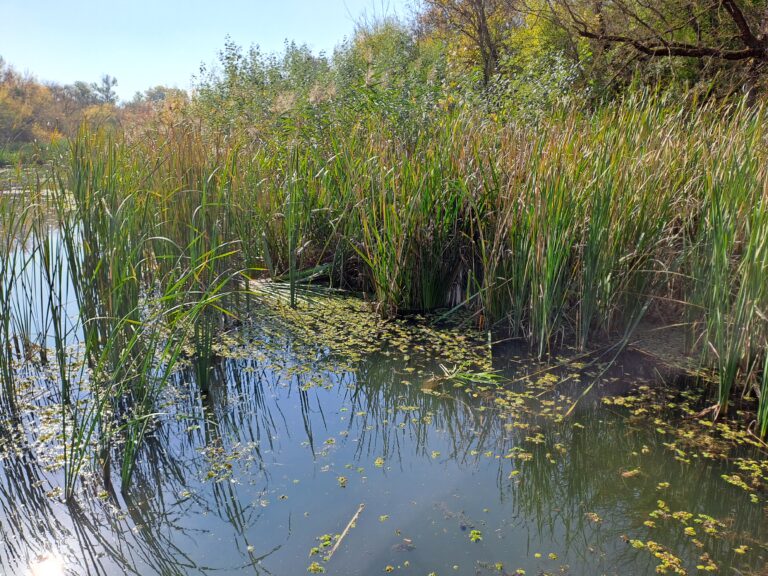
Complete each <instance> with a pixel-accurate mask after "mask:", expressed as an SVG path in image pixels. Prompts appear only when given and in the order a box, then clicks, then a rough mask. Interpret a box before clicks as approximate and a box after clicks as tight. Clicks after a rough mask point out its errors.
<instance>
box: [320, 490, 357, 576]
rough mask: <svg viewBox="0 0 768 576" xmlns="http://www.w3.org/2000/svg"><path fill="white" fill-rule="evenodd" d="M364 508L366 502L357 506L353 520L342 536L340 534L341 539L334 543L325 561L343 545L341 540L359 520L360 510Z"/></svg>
mask: <svg viewBox="0 0 768 576" xmlns="http://www.w3.org/2000/svg"><path fill="white" fill-rule="evenodd" d="M363 508H365V504H360V506H358V507H357V512H355V515H354V516H352V520H350V521H349V524H347V527H346V528H344V532H342V533H341V536H339V539H338V540H336V544H334V545H333V548H331V551H330V552H329V553H328V556H326V558H325V561H326V562H328V561H329V560H330V559H331V557H332V556H333V554H334V552H336V550H337V549H338V548H339V546H341V541H342V540H344V537H345V536H346V535H347V533H348V532H349V529H350V528H352V526H354V525H355V522H357V518H358V516H360V512H362V511H363Z"/></svg>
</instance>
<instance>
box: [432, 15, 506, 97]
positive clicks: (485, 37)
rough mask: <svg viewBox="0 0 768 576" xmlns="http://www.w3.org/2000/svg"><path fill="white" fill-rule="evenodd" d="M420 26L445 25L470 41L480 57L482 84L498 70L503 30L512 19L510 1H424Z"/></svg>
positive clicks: (437, 26) (443, 26) (439, 26)
mask: <svg viewBox="0 0 768 576" xmlns="http://www.w3.org/2000/svg"><path fill="white" fill-rule="evenodd" d="M424 3H425V5H426V10H425V12H424V13H423V14H422V20H423V21H422V25H425V24H426V26H427V27H436V28H445V29H447V30H451V31H454V32H457V33H459V34H460V35H462V36H464V37H465V38H466V39H467V40H469V41H470V42H471V43H472V45H473V46H474V47H475V49H476V50H477V53H478V54H479V57H480V66H481V69H482V73H483V84H485V85H488V83H489V82H490V80H491V78H492V77H493V76H494V74H496V72H497V71H498V66H499V58H500V52H501V46H502V42H503V38H504V30H505V29H507V28H508V27H509V26H511V25H512V24H513V22H514V19H513V16H512V10H511V2H510V0H424Z"/></svg>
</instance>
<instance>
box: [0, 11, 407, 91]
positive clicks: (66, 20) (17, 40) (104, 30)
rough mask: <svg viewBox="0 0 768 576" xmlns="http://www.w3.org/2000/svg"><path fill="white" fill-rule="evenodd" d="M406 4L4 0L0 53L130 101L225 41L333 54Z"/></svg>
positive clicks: (203, 59) (42, 74) (184, 81)
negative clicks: (103, 83)
mask: <svg viewBox="0 0 768 576" xmlns="http://www.w3.org/2000/svg"><path fill="white" fill-rule="evenodd" d="M409 4H410V1H409V0H279V1H275V0H221V1H220V2H215V3H213V2H210V1H208V0H163V1H162V2H161V1H157V0H132V1H123V0H121V1H119V2H104V1H103V0H78V1H77V2H61V1H60V0H29V1H25V2H19V1H18V0H0V14H2V18H0V56H1V57H3V58H4V59H5V60H6V62H8V63H10V64H12V65H13V66H14V67H15V68H16V69H17V70H19V71H21V72H24V71H29V72H30V73H33V74H34V75H35V76H36V77H37V78H39V79H40V80H42V81H53V82H58V83H63V84H70V83H73V82H75V81H77V80H84V81H88V82H98V81H99V79H100V78H102V77H103V75H104V74H110V75H112V76H114V77H115V78H117V80H118V84H117V86H116V87H115V91H116V93H117V95H118V96H119V98H120V99H122V100H129V99H130V98H131V97H132V96H133V95H134V93H135V92H137V91H143V90H145V89H147V88H149V87H151V86H155V85H160V84H162V85H167V86H176V87H179V88H188V87H189V85H190V79H191V77H192V75H193V74H194V73H195V72H196V71H197V70H198V69H199V67H200V64H201V63H206V64H209V63H211V62H214V61H215V60H216V55H217V53H218V51H219V50H221V47H222V46H223V45H224V40H225V37H226V36H229V37H230V38H231V39H232V40H233V41H234V42H236V43H238V44H240V45H244V46H249V45H251V44H258V45H259V46H260V47H261V48H262V49H263V50H265V51H280V50H281V49H282V46H283V43H284V41H285V40H286V39H288V40H295V41H297V42H300V43H306V44H308V45H309V47H310V48H312V49H313V50H314V51H326V52H330V51H332V50H333V48H334V46H335V45H336V44H338V43H339V42H340V41H342V40H343V39H344V37H345V36H350V35H351V34H352V32H353V31H354V29H355V24H356V22H358V21H360V20H361V19H365V18H368V19H370V18H373V17H380V16H383V15H393V14H400V15H404V14H406V13H407V10H408V8H407V6H408V5H409Z"/></svg>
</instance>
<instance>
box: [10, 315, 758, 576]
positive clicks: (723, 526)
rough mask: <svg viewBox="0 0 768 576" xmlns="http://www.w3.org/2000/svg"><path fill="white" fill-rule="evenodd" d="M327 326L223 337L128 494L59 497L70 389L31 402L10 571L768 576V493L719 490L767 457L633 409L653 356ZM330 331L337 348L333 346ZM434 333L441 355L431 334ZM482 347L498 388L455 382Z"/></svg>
mask: <svg viewBox="0 0 768 576" xmlns="http://www.w3.org/2000/svg"><path fill="white" fill-rule="evenodd" d="M310 306H313V307H318V306H322V304H319V303H317V302H314V303H312V304H310ZM337 320H338V322H337ZM313 321H317V322H320V321H322V322H323V323H324V325H323V327H322V328H320V327H318V326H315V325H311V326H310V327H309V328H306V327H305V329H304V331H303V332H301V333H300V334H298V335H297V333H296V332H294V331H292V330H291V329H290V327H289V326H287V325H286V324H280V323H278V324H277V325H276V326H273V327H272V328H271V329H266V328H265V324H264V322H263V321H262V322H256V323H255V324H254V325H253V326H250V327H244V328H241V329H240V330H239V331H238V332H237V334H235V335H232V336H231V337H230V338H229V339H228V341H227V342H226V343H225V344H224V345H223V348H222V349H223V350H226V351H225V352H222V354H221V356H222V358H221V359H220V361H219V362H218V363H217V365H216V367H215V368H214V369H213V372H212V373H211V383H210V386H209V391H208V393H207V394H201V393H200V387H199V386H197V384H196V383H195V382H194V380H193V376H192V374H193V373H194V372H193V371H192V370H186V371H181V372H180V373H179V374H178V375H177V377H176V379H175V380H174V382H173V385H172V386H170V387H169V388H168V389H167V390H166V392H165V393H164V395H163V402H162V404H161V405H159V406H158V407H157V412H158V417H157V421H156V423H155V424H154V425H153V429H152V432H151V433H150V435H149V438H148V441H147V444H146V445H145V447H144V453H143V455H142V458H141V459H140V463H139V466H138V469H137V471H136V476H135V478H134V484H133V486H132V488H131V490H130V492H129V496H127V497H126V496H122V495H119V493H118V494H117V495H110V494H108V493H106V492H105V491H103V488H102V487H101V485H100V484H99V483H98V482H97V481H95V480H94V481H86V482H85V483H84V487H83V491H82V494H81V496H80V498H79V501H80V504H79V505H78V506H69V507H68V506H67V505H65V504H64V503H62V502H61V501H60V495H59V493H58V491H57V490H56V486H57V484H60V475H61V471H60V470H59V469H58V468H57V466H56V456H55V455H56V447H55V445H56V439H55V430H56V427H55V409H54V408H52V406H53V405H54V402H53V399H54V398H55V394H54V391H53V389H52V390H50V391H47V390H46V389H45V387H44V386H43V388H42V389H37V391H36V392H34V393H30V394H31V396H30V399H29V401H28V409H27V411H26V412H25V415H24V416H23V419H22V421H16V422H13V421H10V420H8V419H6V420H4V421H3V423H2V429H1V433H2V434H3V442H4V444H5V451H4V456H3V458H2V460H0V573H4V574H14V575H15V574H33V573H34V574H41V575H42V574H45V575H53V574H59V573H64V574H72V575H81V574H82V575H84V574H109V575H111V574H141V575H148V574H163V575H166V574H167V575H175V574H201V575H202V574H205V575H211V574H217V575H222V576H223V575H230V574H263V575H268V574H272V575H278V576H292V575H300V574H307V573H308V570H309V571H310V572H318V573H320V572H321V571H322V572H324V573H326V574H330V575H346V576H353V575H361V576H362V575H371V574H386V573H396V574H403V575H417V576H427V575H429V574H436V575H439V576H447V575H451V574H458V575H473V576H474V575H485V574H487V575H492V574H504V575H511V574H526V575H537V574H573V575H600V574H605V575H633V574H637V575H645V574H655V573H657V571H658V570H665V571H666V573H669V574H674V573H678V574H684V573H688V574H697V573H706V572H707V571H711V572H713V573H718V574H758V573H761V572H760V570H762V569H764V568H765V566H766V562H767V561H768V516H766V500H767V499H768V494H766V493H765V491H764V485H759V482H758V481H757V480H755V486H751V485H750V486H747V487H746V488H745V487H743V486H738V485H735V484H734V483H733V482H728V481H725V480H724V478H723V476H724V475H726V476H730V475H733V474H734V473H738V472H739V470H738V469H737V468H734V466H735V465H736V464H737V463H739V462H741V463H743V462H749V463H752V462H753V460H737V458H750V459H754V464H749V465H752V466H757V467H758V468H759V469H760V467H761V466H762V464H761V462H764V458H765V456H764V454H762V453H761V452H760V450H759V448H757V447H750V446H741V447H736V448H723V447H722V446H720V444H719V442H720V440H719V439H718V440H712V442H710V443H709V444H707V446H706V447H701V446H698V445H697V446H698V447H697V448H692V447H691V446H692V445H691V444H690V442H689V443H688V444H686V441H692V436H696V435H698V434H699V432H698V431H699V428H697V427H695V426H698V424H686V425H685V426H683V425H682V424H681V422H683V420H682V416H681V415H679V414H678V413H677V412H675V410H674V407H675V406H676V405H677V403H676V402H673V401H671V400H668V399H667V400H664V399H662V400H661V401H659V402H656V403H653V402H633V401H630V402H624V401H623V400H622V398H624V397H625V395H626V394H627V393H629V392H631V391H633V390H637V389H638V387H643V386H646V385H651V386H657V385H658V383H659V382H658V375H657V374H656V372H655V370H654V369H653V367H652V366H649V365H646V362H644V361H643V360H642V359H640V360H638V358H636V357H632V356H631V355H629V356H627V357H625V358H623V359H621V360H620V361H619V362H618V363H617V364H616V365H614V366H613V367H612V368H610V369H609V370H607V371H605V370H604V369H603V368H602V367H601V366H600V364H599V363H594V362H592V361H591V360H590V359H586V360H582V361H578V362H576V361H574V362H569V363H563V365H562V366H560V367H558V368H557V369H553V370H550V369H549V368H548V367H547V366H545V365H542V364H540V363H536V362H532V361H529V360H527V359H526V357H525V355H524V354H522V353H520V352H519V351H516V350H515V349H513V348H512V347H510V346H504V345H496V346H489V345H487V343H486V342H483V341H475V340H473V339H472V338H471V337H467V336H466V335H465V334H464V332H465V331H462V329H460V328H453V329H444V330H433V329H431V328H430V329H429V331H422V332H421V333H419V335H417V336H415V337H414V336H412V335H410V334H409V330H410V328H409V327H407V326H405V325H403V326H402V327H399V328H398V331H397V332H396V334H395V335H394V336H393V335H392V334H391V333H388V334H384V333H375V330H374V328H373V327H371V330H374V333H373V334H372V335H371V338H370V341H369V342H368V343H367V345H366V346H363V347H361V348H358V347H356V346H355V342H354V335H353V336H349V335H348V332H349V331H350V330H352V328H351V326H353V325H354V326H356V327H357V328H358V329H368V328H367V327H366V322H369V321H370V320H369V319H368V317H367V316H365V317H363V316H360V318H352V319H351V320H350V319H349V318H346V319H344V321H343V322H342V321H341V320H339V317H338V316H337V314H336V312H334V311H331V312H330V313H319V314H318V315H317V316H316V317H315V318H314V320H313ZM371 322H372V321H371ZM420 322H421V323H423V322H424V321H423V320H417V321H415V322H414V323H413V324H414V325H417V326H418V325H419V323H420ZM313 333H314V334H316V335H317V337H316V338H315V339H313V337H312V335H313ZM334 333H336V334H337V336H336V338H337V340H338V342H341V343H342V344H341V345H339V346H334V345H332V344H331V343H329V341H328V334H334ZM425 334H426V336H425ZM430 334H431V335H433V336H435V338H436V339H437V341H436V343H431V344H429V343H425V341H424V340H425V338H430V337H431V336H430ZM470 349H472V350H473V353H478V354H480V355H485V360H486V361H488V362H489V363H492V368H493V370H495V371H496V372H495V377H494V378H490V377H488V376H487V374H486V375H482V374H481V375H479V376H476V377H475V381H474V382H471V381H470V380H472V378H471V377H460V376H459V374H458V372H454V370H456V368H455V366H456V365H457V364H459V357H462V358H463V356H462V355H463V354H464V353H465V352H466V351H467V350H470ZM441 350H449V351H450V352H449V353H447V354H445V355H442V356H441ZM553 361H556V360H553ZM441 365H442V366H441ZM489 368H490V366H486V370H485V371H486V372H488V369H489ZM476 369H477V370H478V371H479V368H476ZM469 371H470V369H469V367H468V365H467V372H469ZM42 380H45V379H39V380H38V386H40V381H42ZM49 381H50V382H54V381H55V379H53V378H50V379H49ZM592 383H595V386H594V387H593V388H592V389H591V391H590V392H589V394H588V395H587V396H585V397H583V398H580V396H581V393H582V391H583V390H585V389H587V387H588V386H589V385H590V384H592ZM52 388H55V386H52ZM640 389H641V390H643V389H644V388H640ZM613 397H616V398H619V400H618V401H617V402H615V401H613V400H611V398H613ZM579 398H580V399H579ZM606 398H608V399H607V400H606ZM577 399H579V401H578V403H577V404H576V406H575V408H573V407H574V402H575V401H576V400H577ZM670 403H671V404H673V406H672V407H669V406H668V404H670ZM683 403H684V401H683ZM572 408H573V409H572ZM571 409H572V411H571V412H570V413H569V414H568V415H566V413H567V412H568V411H569V410H571ZM676 419H678V420H676ZM686 426H688V428H686ZM690 426H694V428H692V429H691V428H690ZM709 426H710V425H709V423H707V424H706V425H702V426H701V429H702V430H703V429H705V428H706V429H709ZM692 431H693V432H692ZM686 437H687V440H686ZM711 451H717V452H718V454H716V455H712V454H709V452H711ZM724 453H725V454H726V455H727V457H723V455H724ZM707 455H708V456H709V457H707ZM767 471H768V470H767ZM740 474H741V476H740V477H741V478H744V477H747V476H748V474H746V473H745V472H743V471H742V472H740ZM755 477H756V478H758V479H759V478H762V477H761V476H760V475H759V473H758V474H757V476H755ZM356 513H357V516H356ZM355 516H356V521H355V522H351V520H352V519H353V518H354V517H355ZM345 529H346V531H345ZM342 533H344V536H343V538H341V540H340V541H339V535H341V534H342ZM337 544H338V545H337ZM331 550H333V552H332V554H331V556H330V558H328V556H329V554H330V553H331ZM697 567H698V568H697Z"/></svg>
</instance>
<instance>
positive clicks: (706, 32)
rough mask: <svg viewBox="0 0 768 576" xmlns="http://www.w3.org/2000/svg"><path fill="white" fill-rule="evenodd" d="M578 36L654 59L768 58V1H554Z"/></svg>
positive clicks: (756, 61) (752, 60) (759, 62)
mask: <svg viewBox="0 0 768 576" xmlns="http://www.w3.org/2000/svg"><path fill="white" fill-rule="evenodd" d="M550 1H551V4H550V8H551V9H552V12H553V14H556V15H557V16H558V17H559V18H560V19H561V21H563V22H564V23H565V24H566V25H568V26H569V27H570V28H571V29H572V30H573V31H574V32H575V33H576V34H578V35H579V36H581V37H583V38H588V39H590V40H593V41H595V42H597V43H599V44H601V45H603V46H604V47H610V46H611V45H616V44H618V45H624V46H628V47H631V48H632V49H633V50H634V51H636V52H638V53H640V54H642V55H644V56H646V57H649V58H670V57H689V58H711V59H717V60H722V61H726V62H737V61H740V62H746V63H750V64H752V65H755V66H760V65H763V64H765V63H766V62H768V5H767V4H766V1H765V0H755V1H752V0H664V1H662V2H649V1H646V0H550Z"/></svg>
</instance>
